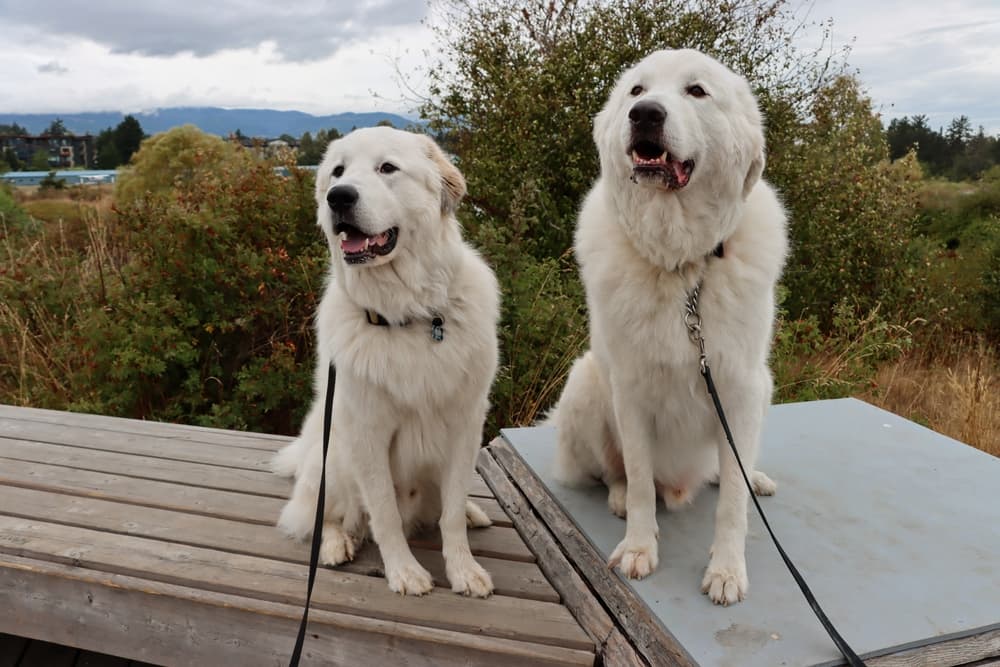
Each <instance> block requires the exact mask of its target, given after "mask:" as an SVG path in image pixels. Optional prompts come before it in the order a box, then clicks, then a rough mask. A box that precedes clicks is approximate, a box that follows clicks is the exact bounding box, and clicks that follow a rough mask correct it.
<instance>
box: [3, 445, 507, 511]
mask: <svg viewBox="0 0 1000 667" xmlns="http://www.w3.org/2000/svg"><path fill="white" fill-rule="evenodd" d="M2 484H9V485H11V486H23V487H25V488H31V489H41V490H51V491H56V492H58V493H69V494H72V495H83V496H89V497H91V498H103V499H105V500H114V501H117V502H126V503H132V504H136V505H146V506H148V507H159V508H162V509H174V510H177V511H180V512H187V513H190V514H204V515H206V516H216V517H220V518H224V519H232V520H234V521H249V522H251V523H261V524H269V525H270V524H273V523H274V522H275V520H276V519H277V517H278V514H279V513H280V512H281V508H282V506H283V505H284V503H285V501H284V499H281V498H273V497H270V496H256V497H254V498H253V499H249V498H247V496H246V495H244V494H242V493H235V492H232V491H220V490H218V489H205V488H202V487H192V486H187V485H184V484H179V483H176V482H161V481H158V480H149V479H138V478H135V477H127V476H125V475H115V474H112V473H105V472H95V471H92V470H81V469H79V468H66V467H63V466H53V465H49V464H46V463H36V462H31V461H21V460H17V459H0V485H2ZM475 500H476V502H477V504H478V505H479V506H480V507H481V508H482V509H483V511H484V512H486V515H487V516H488V517H490V519H491V520H492V521H493V523H494V525H497V526H506V527H510V526H511V523H510V519H509V518H508V517H507V515H506V514H504V512H503V509H501V508H500V505H499V503H497V501H496V500H495V499H493V498H480V497H477V498H475Z"/></svg>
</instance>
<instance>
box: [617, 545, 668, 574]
mask: <svg viewBox="0 0 1000 667" xmlns="http://www.w3.org/2000/svg"><path fill="white" fill-rule="evenodd" d="M657 551H658V547H657V544H656V541H655V540H653V541H652V542H650V543H647V544H632V543H630V542H629V541H628V538H626V539H624V540H622V541H621V542H620V543H619V544H618V546H617V547H615V550H614V551H613V552H611V558H609V559H608V567H617V568H618V571H619V572H621V573H622V574H623V575H625V576H626V577H628V578H629V579H642V578H643V577H645V576H647V575H649V573H650V572H652V571H653V570H655V569H656V565H657V563H658V561H659V556H658V554H657Z"/></svg>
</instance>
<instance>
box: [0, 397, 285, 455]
mask: <svg viewBox="0 0 1000 667" xmlns="http://www.w3.org/2000/svg"><path fill="white" fill-rule="evenodd" d="M5 422H35V423H41V424H60V425H63V426H73V427H79V428H82V429H94V430H100V431H107V432H111V433H134V434H139V435H153V436H157V437H164V438H169V439H170V440H174V441H180V442H200V443H202V444H205V445H218V446H222V447H225V446H238V447H254V448H257V449H264V450H270V451H277V450H279V449H281V448H282V447H283V446H285V445H286V444H288V443H289V442H291V441H292V438H291V437H289V436H286V435H271V434H268V433H252V432H249V431H231V430H225V429H218V428H207V427H204V426H191V425H188V424H171V423H168V422H155V421H146V420H140V419H124V418H121V417H105V416H102V415H90V414H85V413H82V412H63V411H60V410H44V409H40V408H25V407H19V406H13V405H2V404H0V423H5Z"/></svg>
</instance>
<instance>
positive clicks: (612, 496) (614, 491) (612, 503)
mask: <svg viewBox="0 0 1000 667" xmlns="http://www.w3.org/2000/svg"><path fill="white" fill-rule="evenodd" d="M627 492H628V485H627V484H626V483H625V480H622V481H620V482H612V483H611V485H610V486H608V509H610V510H611V513H612V514H614V515H615V516H617V517H621V518H622V519H624V518H625V515H626V511H625V496H626V494H627Z"/></svg>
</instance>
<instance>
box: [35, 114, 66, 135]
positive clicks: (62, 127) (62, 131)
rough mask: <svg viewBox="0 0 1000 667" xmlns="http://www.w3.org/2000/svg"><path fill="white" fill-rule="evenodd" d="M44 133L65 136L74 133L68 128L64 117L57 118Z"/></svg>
mask: <svg viewBox="0 0 1000 667" xmlns="http://www.w3.org/2000/svg"><path fill="white" fill-rule="evenodd" d="M42 134H48V135H51V136H53V137H65V136H70V135H72V132H70V131H69V130H67V129H66V124H65V123H63V120H62V118H56V119H55V120H54V121H52V122H51V123H50V124H49V126H48V128H46V130H45V131H44V132H42Z"/></svg>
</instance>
